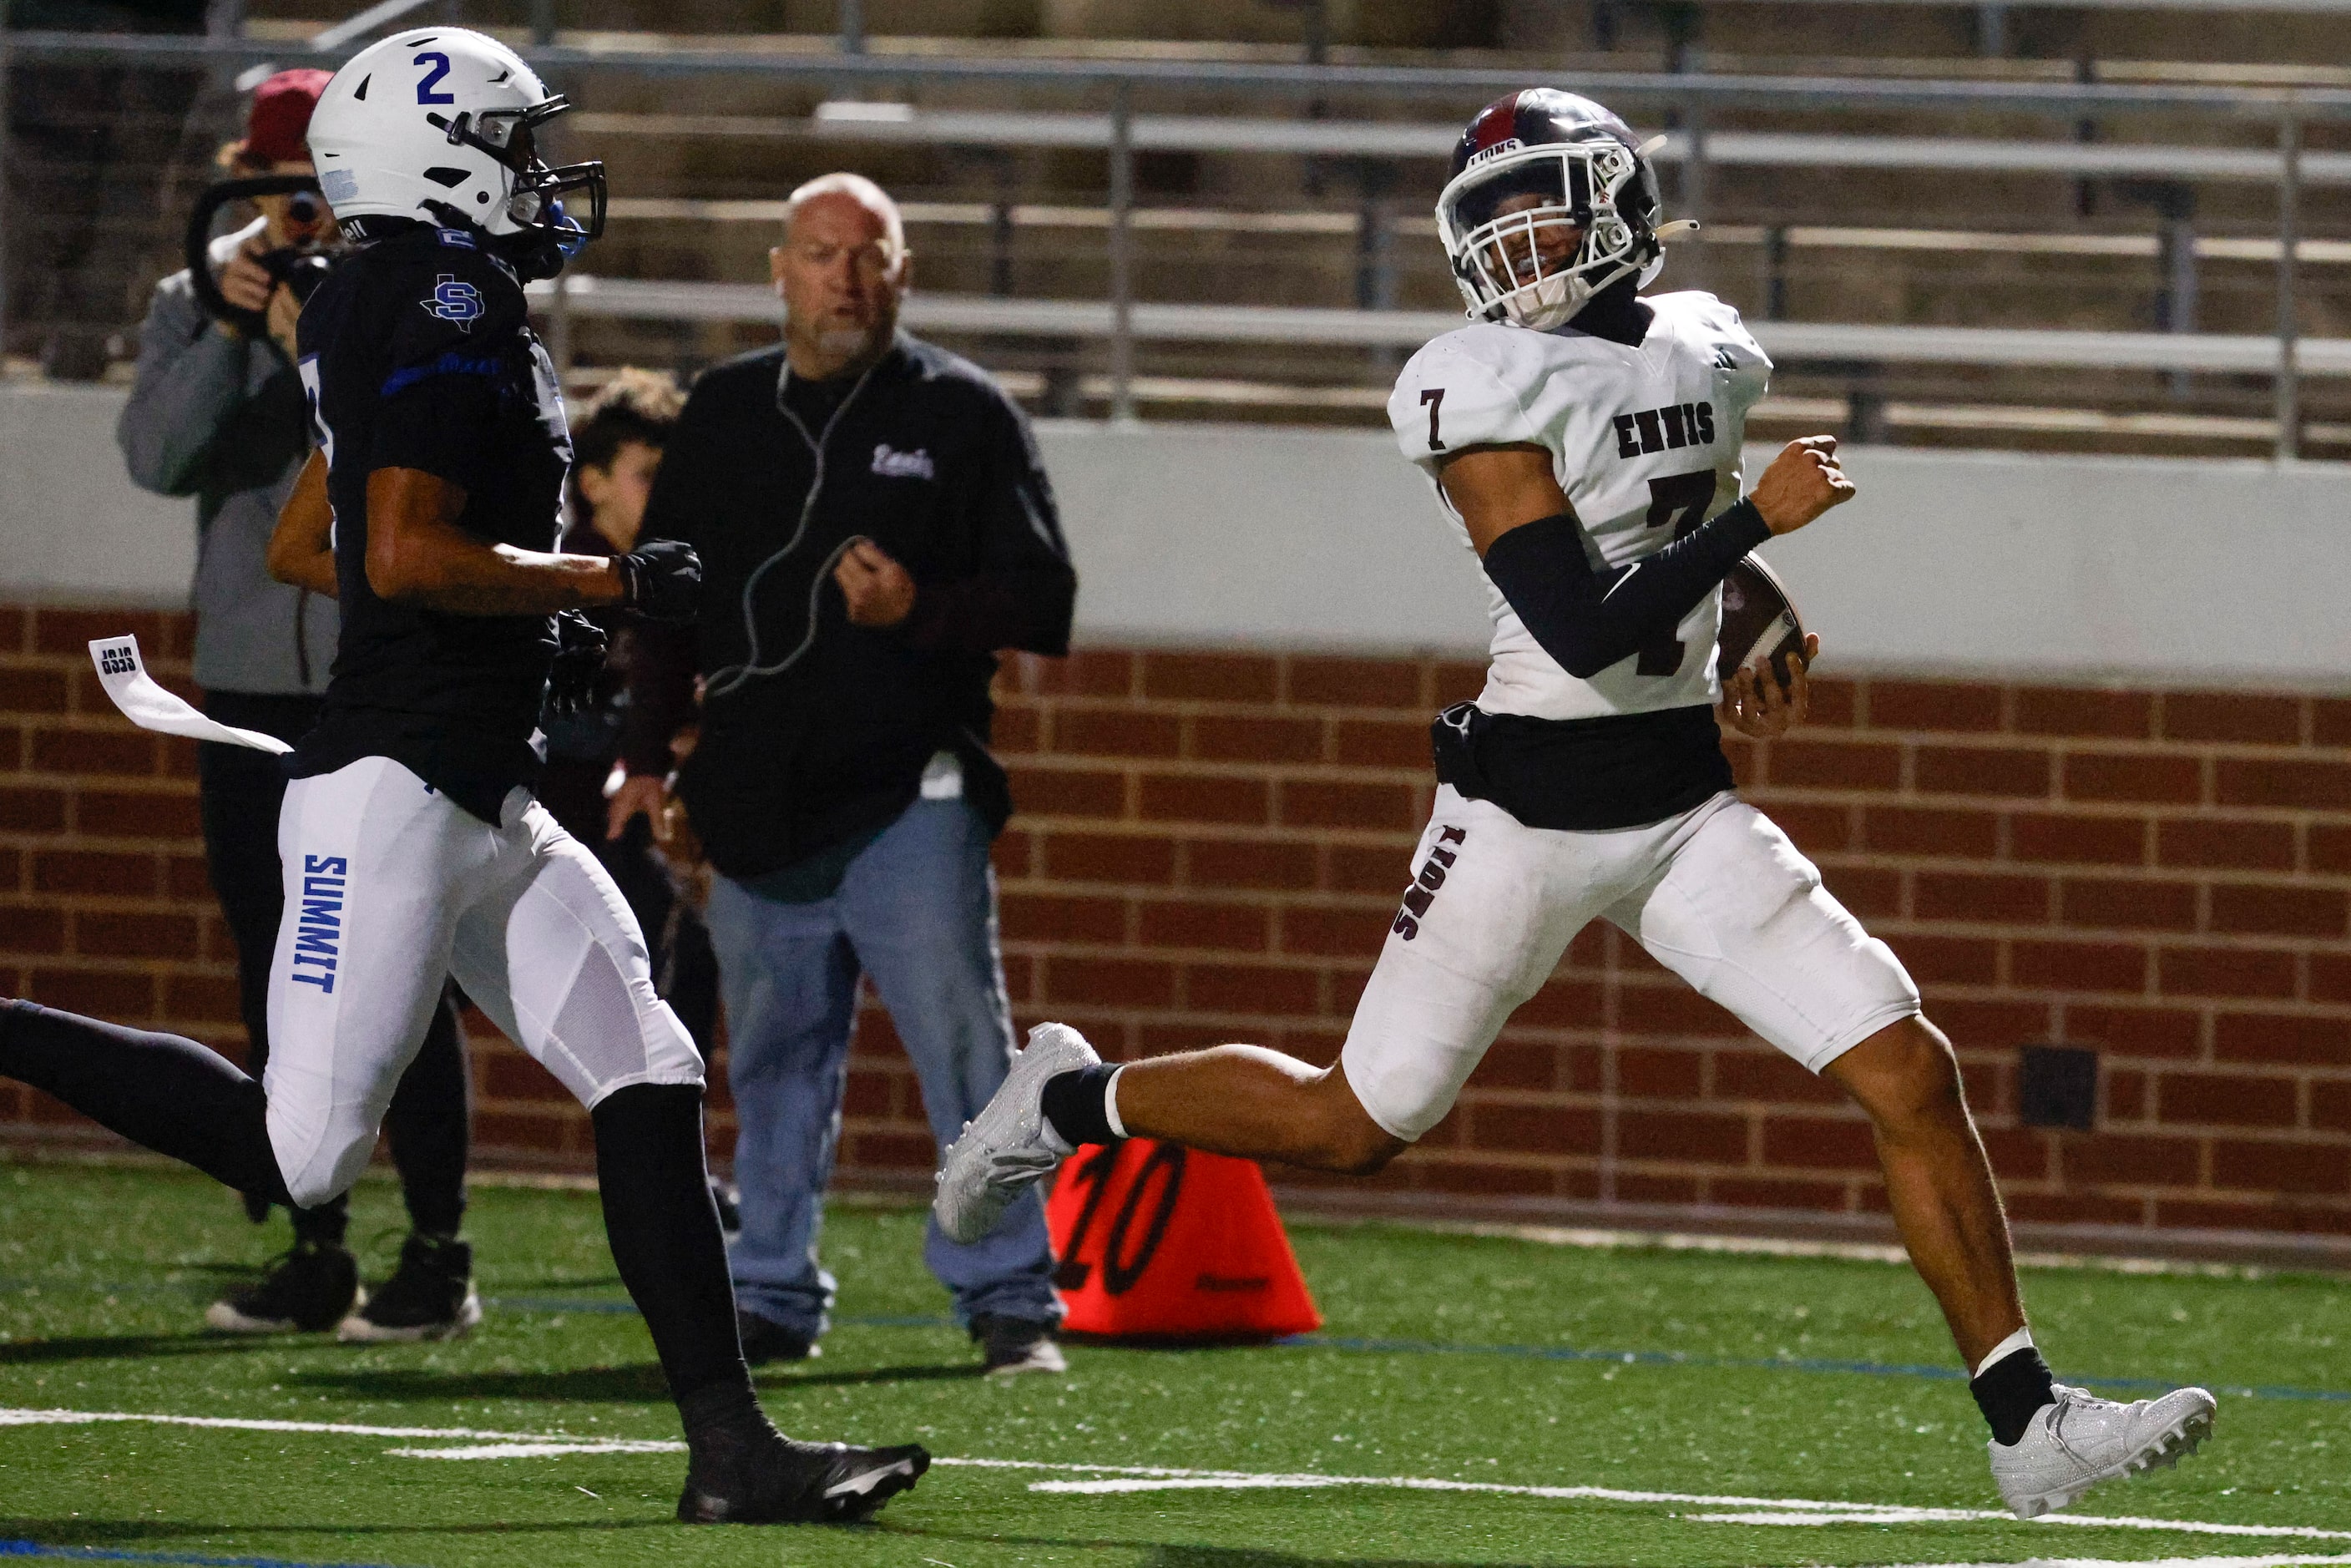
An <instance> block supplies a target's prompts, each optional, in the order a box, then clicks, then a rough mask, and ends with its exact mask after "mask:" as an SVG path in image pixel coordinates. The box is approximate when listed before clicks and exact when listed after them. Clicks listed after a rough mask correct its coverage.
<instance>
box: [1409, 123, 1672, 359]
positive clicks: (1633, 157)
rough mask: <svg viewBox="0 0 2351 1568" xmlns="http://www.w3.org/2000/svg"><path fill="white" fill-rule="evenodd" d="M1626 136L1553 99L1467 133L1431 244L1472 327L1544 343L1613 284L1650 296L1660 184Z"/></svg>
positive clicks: (1656, 263) (1658, 257) (1665, 233)
mask: <svg viewBox="0 0 2351 1568" xmlns="http://www.w3.org/2000/svg"><path fill="white" fill-rule="evenodd" d="M1646 152H1648V148H1646V147H1644V146H1639V145H1636V144H1635V141H1634V139H1633V133H1632V131H1630V130H1628V129H1627V128H1626V127H1625V122H1624V121H1623V120H1619V119H1617V118H1616V116H1614V114H1611V113H1610V112H1609V111H1608V110H1605V109H1603V108H1602V107H1601V106H1600V105H1598V104H1596V103H1594V102H1593V101H1592V100H1591V99H1587V98H1579V97H1577V96H1576V95H1575V94H1573V93H1570V92H1561V91H1559V90H1557V89H1551V88H1535V89H1529V90H1527V91H1524V92H1514V93H1511V94H1510V95H1509V96H1508V97H1506V98H1500V99H1495V100H1494V101H1493V102H1492V103H1489V104H1488V105H1487V106H1486V107H1485V109H1484V110H1480V111H1479V115H1478V118H1477V119H1475V120H1471V121H1470V122H1469V128H1468V130H1467V131H1463V132H1462V135H1461V141H1460V142H1459V144H1458V146H1457V147H1456V148H1455V149H1454V152H1453V177H1452V179H1451V180H1449V181H1447V183H1446V186H1445V191H1444V193H1443V194H1442V195H1440V196H1438V197H1437V237H1438V238H1439V239H1441V240H1442V241H1443V242H1444V244H1445V255H1446V259H1447V260H1448V261H1449V262H1451V263H1452V265H1453V278H1454V281H1455V282H1456V283H1457V284H1458V285H1459V286H1460V289H1461V298H1462V299H1463V300H1464V301H1465V302H1466V303H1467V304H1468V308H1469V316H1470V319H1473V320H1478V321H1507V322H1510V323H1513V324H1515V325H1518V326H1520V327H1531V328H1534V329H1537V330H1538V331H1548V330H1549V329H1552V328H1553V327H1557V326H1560V325H1562V323H1564V322H1566V321H1568V320H1571V319H1573V317H1574V316H1575V314H1576V312H1577V311H1579V310H1582V309H1583V307H1584V306H1585V305H1586V304H1588V303H1589V302H1590V301H1591V298H1592V297H1593V295H1595V294H1597V293H1599V292H1600V291H1601V290H1602V289H1604V288H1605V287H1608V286H1609V285H1610V284H1612V283H1614V282H1616V281H1617V280H1619V279H1620V278H1625V277H1638V278H1639V280H1640V285H1639V286H1640V287H1647V285H1648V284H1649V283H1650V282H1651V280H1653V279H1654V278H1655V277H1656V276H1657V273H1658V272H1659V271H1660V270H1661V269H1662V268H1663V267H1664V265H1665V257H1664V252H1663V248H1662V242H1663V241H1665V240H1667V239H1669V238H1671V237H1673V235H1675V234H1677V232H1680V231H1682V230H1685V229H1694V228H1696V227H1697V226H1698V225H1696V224H1691V223H1674V224H1661V223H1659V222H1658V216H1659V214H1658V205H1659V203H1658V199H1657V178H1656V172H1654V171H1653V170H1652V169H1651V168H1650V166H1649V161H1648V159H1647V157H1646Z"/></svg>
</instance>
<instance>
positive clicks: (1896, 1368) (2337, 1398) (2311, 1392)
mask: <svg viewBox="0 0 2351 1568" xmlns="http://www.w3.org/2000/svg"><path fill="white" fill-rule="evenodd" d="M490 1305H492V1306H498V1307H508V1308H511V1309H513V1310H514V1311H516V1312H620V1313H633V1312H635V1311H636V1310H637V1309H636V1308H635V1307H634V1306H632V1305H631V1304H630V1303H629V1301H626V1300H625V1299H622V1298H617V1297H615V1298H590V1299H573V1298H569V1297H561V1298H559V1297H553V1296H504V1297H493V1298H491V1300H490ZM833 1321H834V1322H837V1323H840V1324H841V1326H843V1327H844V1328H866V1329H933V1328H939V1329H951V1328H953V1327H955V1326H956V1322H955V1320H954V1319H953V1318H947V1317H935V1316H934V1317H913V1316H903V1315H873V1316H853V1317H838V1318H835V1319H834V1320H833ZM1273 1348H1274V1349H1276V1350H1336V1351H1344V1352H1347V1353H1349V1354H1356V1355H1500V1356H1516V1357H1519V1358H1521V1359H1523V1360H1528V1361H1596V1362H1603V1363H1606V1364H1612V1365H1617V1366H1678V1367H1687V1368H1692V1369H1696V1368H1702V1367H1711V1368H1716V1369H1719V1370H1729V1371H1736V1372H1841V1373H1848V1374H1853V1375H1858V1376H1862V1377H1923V1378H1927V1379H1928V1380H1930V1381H1933V1382H1937V1383H1965V1382H1966V1381H1967V1380H1968V1376H1967V1374H1966V1373H1965V1372H1963V1371H1962V1370H1960V1369H1959V1367H1956V1366H1934V1365H1921V1364H1915V1363H1910V1362H1899V1361H1848V1360H1841V1359H1837V1358H1834V1357H1829V1356H1747V1357H1741V1356H1727V1355H1699V1354H1690V1353H1688V1352H1687V1351H1677V1350H1585V1349H1582V1348H1579V1347H1577V1346H1575V1345H1565V1344H1450V1343H1445V1342H1443V1341H1440V1340H1422V1339H1374V1338H1363V1337H1357V1336H1353V1335H1347V1334H1321V1333H1302V1334H1292V1335H1290V1337H1289V1338H1287V1339H1278V1340H1275V1341H1274V1342H1273ZM2070 1381H2072V1382H2073V1383H2074V1384H2076V1385H2080V1386H2082V1387H2085V1388H2106V1389H2112V1390H2114V1391H2116V1392H2117V1393H2125V1394H2168V1393H2169V1392H2170V1391H2171V1390H2172V1389H2175V1388H2179V1387H2181V1386H2182V1385H2180V1384H2179V1383H2177V1382H2175V1381H2173V1380H2172V1379H2170V1378H2166V1377H2072V1378H2070ZM2212 1392H2214V1393H2215V1394H2226V1395H2231V1396H2236V1397H2239V1398H2248V1399H2308V1400H2322V1401H2326V1402H2330V1403H2335V1404H2351V1389H2343V1388H2284V1387H2275V1386H2272V1385H2257V1386H2252V1387H2248V1386H2246V1385H2228V1386H2216V1387H2215V1388H2214V1389H2213V1390H2212Z"/></svg>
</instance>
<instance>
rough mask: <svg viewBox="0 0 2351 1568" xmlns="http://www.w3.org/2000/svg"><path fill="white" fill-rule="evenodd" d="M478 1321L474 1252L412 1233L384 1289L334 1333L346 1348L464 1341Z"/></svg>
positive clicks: (442, 1239)
mask: <svg viewBox="0 0 2351 1568" xmlns="http://www.w3.org/2000/svg"><path fill="white" fill-rule="evenodd" d="M481 1321H482V1298H481V1296H480V1294H479V1293H478V1292H476V1291H475V1289H474V1249H473V1248H472V1247H470V1246H468V1245H467V1244H466V1243H465V1242H463V1241H460V1240H458V1239H456V1238H455V1237H454V1236H427V1235H425V1234H424V1233H423V1232H422V1231H412V1232H411V1233H410V1234H409V1238H408V1239H407V1241H406V1242H405V1243H403V1244H402V1247H401V1249H400V1267H399V1268H397V1269H395V1270H392V1278H391V1279H389V1280H387V1281H384V1283H383V1289H381V1290H380V1291H377V1292H376V1293H375V1294H374V1295H373V1296H371V1297H370V1298H369V1299H368V1301H366V1302H365V1303H364V1304H363V1305H361V1306H360V1308H359V1309H358V1310H357V1311H356V1312H352V1313H351V1314H350V1316H349V1317H346V1318H345V1319H343V1321H342V1322H341V1323H340V1325H338V1326H337V1328H336V1330H335V1337H336V1338H338V1339H340V1340H342V1341H344V1342H345V1343H351V1344H384V1343H401V1342H404V1341H416V1340H444V1339H463V1338H464V1337H465V1335H467V1334H469V1333H473V1332H474V1326H475V1324H476V1323H478V1322H481Z"/></svg>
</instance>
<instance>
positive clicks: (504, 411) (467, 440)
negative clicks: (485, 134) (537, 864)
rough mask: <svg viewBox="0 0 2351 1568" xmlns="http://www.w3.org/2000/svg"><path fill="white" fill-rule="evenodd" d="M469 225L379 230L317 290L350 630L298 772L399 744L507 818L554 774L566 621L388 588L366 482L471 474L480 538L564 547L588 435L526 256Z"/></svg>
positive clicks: (308, 357)
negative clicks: (555, 354)
mask: <svg viewBox="0 0 2351 1568" xmlns="http://www.w3.org/2000/svg"><path fill="white" fill-rule="evenodd" d="M298 346H299V350H300V355H299V364H300V368H301V372H302V381H303V385H304V387H305V390H306V391H307V392H308V396H309V400H310V406H311V410H312V413H313V416H314V421H315V423H316V425H317V435H318V439H319V444H320V446H321V447H322V448H323V450H324V451H325V453H326V457H327V494H328V497H329V500H330V501H331V502H332V504H333V507H334V514H335V580H336V582H337V585H338V592H339V594H340V599H341V601H342V634H341V641H340V644H339V646H338V649H337V652H336V655H335V664H334V675H333V680H332V681H331V683H330V684H329V686H328V688H327V697H326V706H325V713H324V715H323V716H322V717H321V719H320V721H319V727H318V728H317V729H315V730H313V731H312V732H311V733H310V734H309V735H308V736H307V737H304V739H303V741H302V743H301V745H300V746H299V747H298V748H297V749H296V751H295V753H294V755H293V756H292V757H291V758H288V760H287V769H288V771H289V772H291V773H292V774H293V775H294V776H295V777H296V778H302V777H305V776H308V775H311V774H319V773H328V772H332V771H333V770H335V769H336V768H341V767H344V766H346V765H347V764H349V763H350V762H352V761H355V760H357V759H358V758H362V757H389V758H392V759H393V760H395V761H398V762H400V763H402V764H403V765H405V766H406V767H408V768H410V769H411V770H413V772H415V773H416V774H418V775H419V776H421V777H422V778H423V779H424V781H425V782H426V783H427V784H430V785H432V786H433V787H434V788H435V789H440V790H442V791H443V792H444V793H445V794H447V795H448V796H449V797H450V798H451V799H452V800H455V801H456V802H457V803H458V804H459V805H461V806H464V807H465V809H466V810H469V811H472V812H473V813H474V814H475V815H476V816H478V817H481V818H482V819H484V820H485V821H490V822H496V821H497V818H498V810H499V805H500V802H501V801H502V800H504V798H505V797H506V795H507V793H508V792H509V791H510V790H511V789H514V787H515V786H516V785H517V784H522V785H528V784H529V783H530V782H531V781H532V780H533V779H535V778H536V776H537V771H538V754H537V752H536V750H535V749H534V746H533V739H534V734H535V731H536V728H537V724H538V712H539V704H540V698H541V695H542V693H543V692H544V689H545V686H546V683H547V672H548V668H549V664H550V663H551V661H552V659H553V657H554V652H555V635H554V626H553V622H552V621H551V620H550V619H549V618H548V617H546V616H541V615H459V614H452V613H449V612H444V611H438V610H431V609H426V608H424V607H423V606H421V605H416V604H411V603H395V602H392V601H388V600H385V599H381V598H380V597H378V596H377V594H376V593H375V591H374V590H372V589H371V588H370V587H369V585H368V577H367V543H368V515H367V482H368V476H369V475H370V474H371V473H373V472H374V471H375V470H377V469H379V468H414V469H420V470H422V471H423V472H424V473H427V474H432V475H434V476H438V477H440V478H442V479H445V480H447V481H449V482H450V483H451V484H453V485H456V486H462V487H463V488H464V490H465V510H464V511H463V513H462V514H461V515H460V516H459V517H458V519H457V524H458V526H459V527H460V528H464V529H465V531H466V532H468V533H470V534H472V535H473V536H475V538H480V539H483V540H486V541H487V542H490V543H493V544H507V545H514V546H517V547H519V548H522V549H534V550H548V549H554V548H555V544H556V539H557V537H558V535H559V532H560V528H561V520H562V518H561V512H562V500H563V480H564V475H565V473H566V471H567V470H568V469H569V466H570V462H571V438H570V434H569V430H568V429H567V428H566V425H565V423H564V416H563V400H562V396H561V393H560V392H559V390H558V387H557V383H556V378H555V366H554V363H553V361H551V360H549V357H548V354H547V350H546V349H545V348H544V347H542V346H541V345H540V343H539V340H538V336H537V334H535V333H533V332H532V331H531V329H530V325H529V322H528V318H527V314H526V311H525V308H524V301H523V291H522V285H521V282H520V280H519V279H517V277H516V276H515V274H514V273H513V271H512V270H511V269H509V268H508V267H507V266H506V264H505V263H504V262H502V261H500V260H499V259H497V258H496V256H492V255H490V254H488V253H487V252H486V251H483V250H481V249H479V248H478V247H477V246H476V245H475V235H472V234H470V233H468V232H467V231H465V230H461V229H446V228H437V229H436V228H433V227H430V226H428V225H423V224H417V225H410V226H408V227H406V228H403V229H402V230H400V231H399V232H396V233H394V234H392V235H389V236H387V237H384V238H380V239H375V240H372V241H371V242H370V243H367V244H364V245H362V246H360V249H359V250H358V251H357V252H356V253H355V254H353V255H352V256H350V257H349V258H348V259H346V260H344V261H343V262H342V263H341V264H340V265H339V266H338V267H336V268H335V270H334V271H333V272H332V273H331V274H329V277H328V278H327V280H326V281H325V282H324V283H323V284H321V285H320V286H319V291H318V292H317V293H316V294H314V295H312V296H311V298H310V300H309V302H308V305H306V306H305V307H304V308H303V310H302V319H301V326H300V331H299V339H298Z"/></svg>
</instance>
